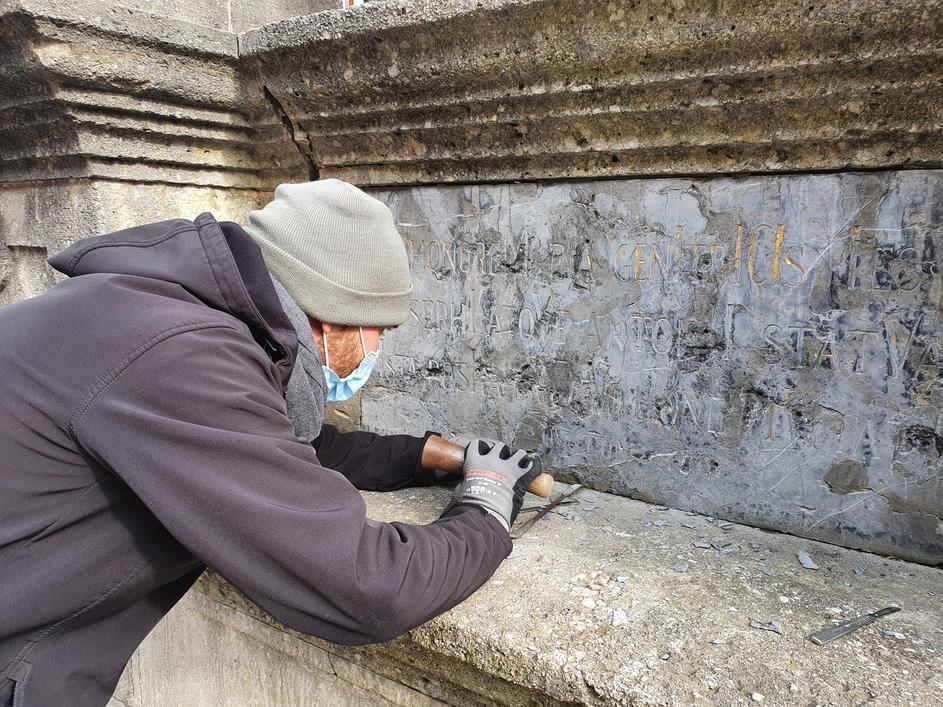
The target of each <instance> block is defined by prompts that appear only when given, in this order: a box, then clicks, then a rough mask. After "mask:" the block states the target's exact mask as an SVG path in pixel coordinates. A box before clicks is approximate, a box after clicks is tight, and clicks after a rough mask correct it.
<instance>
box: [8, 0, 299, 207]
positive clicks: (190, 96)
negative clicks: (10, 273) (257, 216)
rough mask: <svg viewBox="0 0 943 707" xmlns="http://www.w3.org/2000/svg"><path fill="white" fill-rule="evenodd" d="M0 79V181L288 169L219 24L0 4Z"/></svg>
mask: <svg viewBox="0 0 943 707" xmlns="http://www.w3.org/2000/svg"><path fill="white" fill-rule="evenodd" d="M0 87H2V90H0V182H24V181H28V180H50V179H68V178H92V179H113V180H122V181H144V182H162V183H168V184H186V185H199V186H202V187H227V188H228V187H241V188H251V189H272V188H274V186H275V185H276V184H278V183H279V182H280V181H285V180H287V179H290V178H291V177H292V176H295V175H297V171H296V167H297V165H298V164H299V162H300V160H299V156H298V153H297V150H296V148H295V147H294V146H293V145H292V144H291V141H290V140H289V139H288V138H287V135H286V132H285V128H284V126H283V125H282V124H281V122H280V119H279V117H278V115H277V114H276V113H275V112H274V111H273V110H272V106H271V105H270V104H269V103H268V101H267V99H266V98H265V95H264V94H263V92H261V91H260V90H258V87H256V86H254V85H253V84H252V83H251V81H248V80H246V78H245V77H244V76H243V75H242V74H241V73H240V69H239V62H238V56H237V45H236V36H235V35H234V34H232V33H229V32H225V31H222V30H218V29H214V28H211V27H207V26H203V25H198V24H193V23H189V22H185V21H183V20H179V19H173V18H167V17H163V16H159V15H152V14H148V13H147V12H144V11H142V10H136V9H132V8H127V7H122V6H119V5H114V4H112V3H104V2H101V3H99V2H87V1H83V2H66V3H61V2H54V1H52V0H15V1H14V2H5V3H0Z"/></svg>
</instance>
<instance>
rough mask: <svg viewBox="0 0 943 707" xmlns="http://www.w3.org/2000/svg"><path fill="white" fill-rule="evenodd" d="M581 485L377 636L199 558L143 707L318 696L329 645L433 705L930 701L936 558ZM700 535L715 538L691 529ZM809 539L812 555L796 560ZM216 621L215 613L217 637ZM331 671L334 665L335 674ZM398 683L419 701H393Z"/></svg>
mask: <svg viewBox="0 0 943 707" xmlns="http://www.w3.org/2000/svg"><path fill="white" fill-rule="evenodd" d="M558 487H559V485H558ZM582 493H583V496H582V499H581V502H580V503H577V504H575V505H571V506H564V507H562V508H561V509H560V511H559V512H558V513H551V514H550V515H549V517H548V519H547V520H542V521H539V522H538V523H537V525H536V526H535V527H534V528H533V529H532V530H531V531H530V532H529V533H528V534H527V535H525V536H524V537H523V538H522V539H520V540H518V541H516V542H515V547H514V551H513V553H512V554H511V557H510V558H509V559H508V560H507V561H506V562H505V563H504V564H503V565H502V566H501V568H500V569H499V570H498V572H497V574H496V575H495V576H494V578H493V579H492V580H491V581H489V582H488V583H487V584H486V585H485V586H484V587H483V588H482V589H481V590H480V591H478V592H477V593H476V594H474V595H473V596H472V597H471V598H470V599H468V600H467V601H465V602H464V603H462V604H460V605H459V606H458V607H456V608H455V609H453V610H452V611H450V612H448V613H446V614H444V615H442V616H440V617H438V618H436V619H433V620H432V621H430V622H429V623H427V624H425V625H423V626H421V627H420V628H418V629H416V630H414V631H412V632H410V633H409V634H407V636H405V637H404V638H401V639H397V640H396V641H393V642H391V643H387V644H381V645H378V646H367V647H363V648H345V647H342V646H334V645H331V644H328V643H325V642H323V641H320V640H318V639H313V638H311V637H306V636H302V635H300V634H297V633H294V632H291V631H286V630H285V629H284V628H283V627H281V626H280V625H279V624H278V623H277V622H275V621H274V620H273V619H272V618H271V617H269V616H267V615H266V614H264V613H263V612H261V611H260V610H259V609H258V608H257V607H255V606H254V605H253V604H252V603H251V602H249V601H248V600H246V599H245V598H244V597H242V596H241V595H240V594H239V593H238V592H236V591H235V590H234V589H233V588H232V587H231V586H229V585H228V584H226V583H225V582H224V581H222V580H220V579H219V578H217V577H215V576H213V575H207V576H205V577H204V578H203V580H201V582H200V583H199V584H198V585H197V587H196V588H195V589H194V591H193V592H191V595H190V596H188V597H187V598H186V599H184V601H183V602H182V604H181V606H180V607H179V608H178V609H177V610H175V614H172V616H171V618H168V619H167V620H166V621H165V622H164V623H163V624H161V625H160V626H158V628H157V629H155V631H154V632H153V633H152V634H151V636H150V637H149V638H148V639H147V641H146V642H145V644H144V646H143V647H142V650H141V653H140V654H139V655H140V656H142V657H143V658H144V659H143V660H142V662H140V663H138V664H137V665H136V666H135V664H132V666H131V667H129V669H128V671H127V673H126V676H125V681H124V685H125V690H126V691H127V690H129V689H130V690H131V691H132V692H134V691H136V692H137V693H138V694H144V695H146V696H147V698H148V699H147V702H146V704H147V705H148V707H152V706H153V707H160V706H161V705H178V704H221V705H226V704H240V702H239V700H238V697H239V695H240V694H242V695H245V696H246V699H243V700H242V702H241V704H257V703H258V701H255V700H253V699H251V697H252V696H254V695H257V694H259V692H258V689H259V688H258V682H262V683H264V686H265V688H266V689H267V690H268V692H267V693H266V694H269V695H276V696H278V699H281V700H282V701H283V702H284V703H286V704H308V703H314V702H316V700H315V699H314V696H315V695H318V694H322V695H323V694H324V692H317V691H316V689H315V687H314V686H312V685H311V682H307V683H306V682H305V681H304V680H303V679H302V678H300V677H299V676H298V675H297V672H298V671H300V670H304V671H306V672H307V674H308V675H313V676H315V677H319V678H320V674H319V673H317V672H316V671H319V670H320V671H322V673H321V674H323V673H324V672H327V669H326V668H325V663H326V662H329V663H330V664H332V665H333V667H334V668H335V669H336V672H337V675H338V679H346V680H348V681H350V682H351V683H352V684H354V685H359V686H363V685H364V684H366V683H367V680H368V679H370V676H371V675H373V674H375V673H380V674H382V675H384V676H386V677H387V678H389V679H391V680H394V681H395V682H396V683H399V684H400V685H401V686H405V688H409V689H410V690H412V691H414V692H407V691H406V690H405V688H403V687H401V688H400V690H399V692H392V691H390V692H387V691H384V693H383V694H384V697H385V698H386V699H387V700H389V701H391V702H394V703H396V704H428V702H423V701H419V700H420V697H421V696H422V695H425V696H428V697H432V698H435V699H436V700H440V701H441V702H444V703H446V704H457V705H458V704H460V705H470V704H499V705H521V704H532V705H553V704H573V703H576V704H590V705H614V704H618V705H678V704H687V705H691V704H696V705H717V704H728V705H729V704H744V703H749V702H750V700H751V699H752V695H753V693H758V694H762V695H764V698H765V699H764V704H770V705H805V704H809V705H811V704H823V705H849V706H850V705H860V704H864V703H871V702H873V703H875V704H882V705H920V706H922V705H932V704H937V703H938V702H939V695H940V692H941V690H943V677H941V676H943V653H941V651H940V647H941V645H943V613H941V612H940V602H941V593H940V587H941V586H943V584H941V580H943V571H941V570H939V569H933V568H930V567H925V566H922V565H915V564H908V563H906V562H901V561H898V560H892V559H886V558H881V557H878V556H876V555H871V554H867V553H861V552H856V551H853V550H847V549H844V548H838V547H835V546H832V545H826V544H822V543H818V542H816V541H811V540H800V539H797V538H795V537H791V536H788V535H782V534H778V533H769V532H764V531H762V530H758V529H756V528H751V527H746V526H742V525H738V524H735V523H725V522H722V521H718V520H715V519H712V518H707V517H705V516H699V515H694V514H689V513H685V512H683V511H678V510H668V509H665V510H661V509H660V508H659V507H658V506H652V505H649V504H646V503H642V502H638V501H634V500H631V499H626V498H622V497H618V496H613V495H608V494H604V493H599V492H595V491H585V492H582ZM365 495H366V497H367V504H368V512H369V514H370V515H371V517H374V518H376V519H378V520H402V521H407V522H429V521H431V520H433V519H434V518H435V517H436V516H437V515H438V513H439V512H441V509H442V507H443V506H444V505H445V503H446V502H447V499H448V491H447V490H444V489H415V490H407V491H402V492H396V493H391V494H365ZM534 500H535V499H533V497H528V500H527V501H525V506H529V505H530V504H531V502H533V501H534ZM590 506H592V510H586V509H587V508H589V507H590ZM700 539H707V540H709V541H710V543H709V544H708V547H707V548H703V549H702V548H700V547H695V545H694V542H695V541H697V540H700ZM800 550H802V551H805V552H807V553H808V554H809V555H810V556H811V557H812V558H814V560H815V561H816V562H817V563H818V565H819V568H820V569H819V570H818V571H817V572H810V571H808V570H804V569H803V568H802V567H801V565H799V563H798V562H797V560H796V556H797V554H798V552H799V551H800ZM679 562H684V563H685V564H687V570H686V571H685V572H683V573H679V572H678V571H677V570H676V569H674V566H675V565H677V564H678V563H679ZM194 593H196V594H197V596H194ZM207 597H209V598H210V599H212V602H207ZM213 603H218V604H221V605H223V606H225V607H229V609H231V610H232V611H231V612H221V611H220V610H219V609H217V608H216V607H214V606H212V604H213ZM889 605H895V606H900V607H902V609H903V610H902V611H901V612H900V613H897V614H894V615H892V616H889V617H887V618H885V619H882V620H881V621H879V622H878V623H876V624H873V625H871V626H867V627H865V628H863V629H860V630H858V631H856V632H855V633H852V634H850V635H849V636H846V637H844V638H842V639H838V640H836V641H834V642H832V643H829V644H827V645H825V646H816V645H815V644H813V643H812V642H811V641H809V639H808V636H809V635H811V634H812V633H815V632H817V631H819V630H822V629H824V628H827V627H829V626H833V625H836V624H838V623H839V622H841V621H844V620H847V619H849V618H852V617H855V616H858V615H860V614H864V613H867V612H870V611H873V610H875V609H878V608H881V607H884V606H889ZM207 621H212V622H215V623H216V624H218V626H216V627H214V628H213V629H212V631H211V633H210V635H209V637H208V638H207V637H204V636H203V635H202V629H203V627H204V626H205V625H206V622H207ZM753 623H756V624H767V625H769V624H776V625H778V626H779V627H780V630H781V631H782V633H779V632H777V631H772V630H763V629H762V628H754V627H752V626H751V624H753ZM190 632H197V633H199V634H200V635H198V636H197V637H191V636H189V635H188V634H189V633H190ZM898 635H899V636H902V638H897V636H898ZM234 646H238V649H239V650H237V651H236V650H234V649H233V647H234ZM273 646H274V647H276V648H277V650H273V649H272V647H273ZM312 646H316V647H317V648H319V649H321V650H322V651H324V652H326V654H327V656H326V657H325V655H324V654H323V653H320V652H318V651H315V650H313V649H312ZM302 652H303V654H304V655H310V656H311V657H310V658H306V659H305V661H306V665H304V666H300V667H299V666H298V664H297V661H298V659H297V658H296V657H292V656H297V655H299V654H300V653H302ZM148 659H150V660H148ZM234 661H235V662H234ZM152 662H156V663H157V665H163V666H166V668H165V669H163V670H162V672H161V673H160V676H159V678H160V679H159V681H155V680H153V679H152V678H146V684H147V685H148V686H150V687H148V688H144V692H142V688H141V687H140V686H141V685H142V684H143V683H142V681H141V680H137V678H136V677H135V676H136V675H137V673H136V672H135V671H136V670H145V671H146V670H148V669H157V668H149V667H148V666H149V665H150V664H151V663H152ZM283 664H284V665H285V666H286V667H285V668H284V670H283V671H281V672H280V671H278V670H275V668H276V667H277V666H280V665H283ZM246 674H248V675H249V676H250V677H249V678H248V679H247V678H246ZM308 679H309V680H311V681H313V678H308ZM322 679H323V678H322ZM136 680H137V682H136ZM325 682H327V683H328V687H326V688H324V689H326V690H329V689H331V685H336V684H337V683H336V680H335V678H333V677H332V676H331V675H327V678H326V679H325ZM227 683H228V684H227ZM169 686H173V690H171V689H170V688H169ZM352 689H354V688H352ZM357 689H362V687H361V688H357ZM367 689H369V687H368V688H367ZM148 690H149V691H148ZM241 691H246V692H241ZM358 694H362V693H358ZM401 695H408V696H409V697H410V698H411V699H412V698H415V700H416V701H411V702H396V700H397V699H399V696H401ZM371 699H374V698H372V697H371V698H370V699H367V700H366V702H365V703H367V704H372V703H373V702H371ZM126 702H127V704H129V705H132V707H136V705H138V704H142V703H140V702H134V701H131V700H127V701H126ZM272 702H275V703H278V700H276V699H272ZM376 703H378V704H385V703H384V702H382V701H380V700H376ZM340 704H343V702H340Z"/></svg>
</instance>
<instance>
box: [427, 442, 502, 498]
mask: <svg viewBox="0 0 943 707" xmlns="http://www.w3.org/2000/svg"><path fill="white" fill-rule="evenodd" d="M476 439H483V440H484V441H485V442H487V443H488V444H504V443H503V442H501V441H500V440H497V439H491V438H490V437H479V436H477V435H474V434H470V433H468V432H462V433H461V434H458V435H455V436H454V437H453V438H452V439H450V440H449V441H450V442H454V443H455V444H460V445H462V446H463V447H465V449H468V445H469V444H471V443H472V442H473V441H475V440H476ZM462 478H463V476H462V475H461V474H452V473H450V472H448V471H442V470H441V469H434V470H433V471H432V479H433V481H435V482H436V483H437V484H444V485H447V486H453V485H455V484H457V483H458V482H459V481H461V480H462Z"/></svg>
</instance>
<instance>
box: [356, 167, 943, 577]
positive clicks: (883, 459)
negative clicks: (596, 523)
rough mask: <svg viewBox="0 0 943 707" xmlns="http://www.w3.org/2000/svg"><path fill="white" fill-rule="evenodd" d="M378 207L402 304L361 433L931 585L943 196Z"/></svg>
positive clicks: (806, 182)
mask: <svg viewBox="0 0 943 707" xmlns="http://www.w3.org/2000/svg"><path fill="white" fill-rule="evenodd" d="M375 195H376V196H377V197H378V198H380V199H382V200H383V201H385V202H386V203H388V204H389V206H390V207H391V208H392V210H393V212H394V214H395V216H396V223H397V227H398V228H399V229H400V231H401V232H402V233H403V235H404V237H405V238H406V240H407V247H408V250H409V253H410V259H411V263H412V268H413V283H414V297H413V304H412V313H411V316H410V318H409V321H408V322H407V323H406V324H405V325H404V326H402V327H400V328H398V329H395V330H392V331H390V332H388V333H387V334H386V335H385V336H384V343H383V346H384V353H383V355H382V356H381V358H380V364H379V366H378V371H377V374H376V376H377V381H376V383H375V384H373V385H371V386H367V388H365V392H364V410H363V422H364V424H365V425H366V426H367V427H369V428H372V429H377V430H381V431H385V432H393V431H401V430H402V428H403V427H404V426H405V427H406V428H407V431H409V432H411V433H413V434H421V433H422V431H423V430H425V429H435V430H442V431H449V432H453V433H455V432H460V431H464V430H475V431H478V432H480V433H482V434H485V433H487V434H491V435H494V436H497V437H499V438H500V439H506V440H515V441H516V443H517V444H518V445H520V446H523V447H526V448H528V449H535V450H537V451H539V452H541V453H543V455H544V463H545V465H546V466H547V467H548V468H549V469H550V470H551V471H552V472H553V473H554V474H556V475H558V476H559V477H561V478H570V479H576V480H579V481H581V482H583V483H584V484H589V485H592V486H594V487H596V488H600V489H606V490H612V491H615V492H616V493H620V494H626V495H630V496H634V497H636V498H641V499H644V500H649V501H656V502H658V503H665V504H668V505H671V506H675V507H678V508H684V509H690V510H695V511H698V512H701V513H706V514H710V515H716V516H721V517H724V518H730V519H736V520H738V521H742V522H746V523H750V524H752V525H758V526H762V527H767V528H774V529H777V530H782V531H785V532H790V533H795V534H797V535H803V536H806V537H812V538H817V539H821V540H827V541H830V542H835V543H838V544H841V545H846V546H850V547H858V548H863V549H868V550H872V551H875V552H881V553H890V554H894V555H898V556H901V557H907V558H912V559H916V560H919V561H922V562H929V563H940V562H943V374H941V368H940V367H941V364H943V314H941V312H943V308H941V307H943V277H941V268H943V210H941V205H943V173H941V172H927V171H907V172H881V173H871V174H843V175H822V176H809V175H805V176H791V177H744V178H742V179H714V180H680V179H672V180H630V181H627V180H622V181H594V182H584V183H557V184H511V185H494V186H484V185H481V186H468V187H458V186H456V187H450V188H441V187H440V188H435V187H429V188H415V189H396V190H391V191H379V192H375Z"/></svg>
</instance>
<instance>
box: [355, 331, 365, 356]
mask: <svg viewBox="0 0 943 707" xmlns="http://www.w3.org/2000/svg"><path fill="white" fill-rule="evenodd" d="M357 328H358V329H360V350H361V351H363V357H364V358H366V357H367V345H366V344H365V343H364V341H363V327H362V326H361V327H357Z"/></svg>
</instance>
